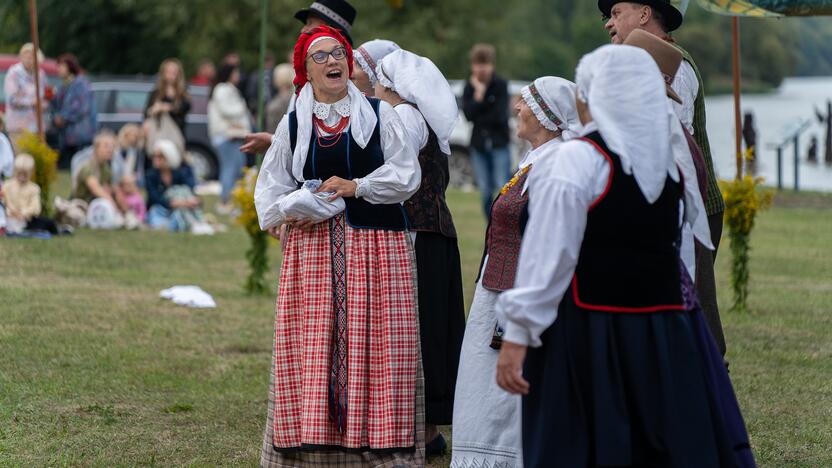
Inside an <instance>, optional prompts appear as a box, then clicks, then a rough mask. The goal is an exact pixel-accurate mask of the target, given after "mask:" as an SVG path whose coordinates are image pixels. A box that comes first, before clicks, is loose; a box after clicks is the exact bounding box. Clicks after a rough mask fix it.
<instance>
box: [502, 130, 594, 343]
mask: <svg viewBox="0 0 832 468" xmlns="http://www.w3.org/2000/svg"><path fill="white" fill-rule="evenodd" d="M609 171H610V168H609V165H608V164H607V163H606V161H605V160H604V158H603V157H602V156H601V155H600V154H598V152H597V151H595V150H594V149H593V148H592V147H591V146H590V145H589V144H588V143H585V142H582V141H570V142H567V143H563V145H561V147H560V149H559V150H558V152H557V153H556V154H555V155H553V157H551V158H545V159H543V160H542V161H540V162H538V163H537V164H535V165H534V166H532V169H531V171H530V173H529V221H528V224H527V225H526V230H525V232H524V234H523V242H522V244H521V246H520V259H519V263H518V266H517V277H516V278H515V282H514V288H512V289H510V290H508V291H506V292H504V293H503V294H501V295H500V297H499V299H498V300H497V314H498V317H499V318H500V322H501V323H504V324H506V326H505V335H503V339H504V340H506V341H510V342H512V343H516V344H521V345H530V346H533V347H537V346H540V345H541V341H540V335H541V334H542V333H543V332H544V331H546V329H547V328H549V326H550V325H552V323H554V321H555V319H556V318H557V311H558V306H559V305H560V301H561V299H562V298H563V295H564V293H565V292H566V290H567V289H568V288H569V283H570V282H571V281H572V277H573V276H574V274H575V267H576V265H577V264H578V256H579V254H580V251H581V244H582V243H583V238H584V230H585V229H586V222H587V212H588V210H589V207H590V205H592V203H593V202H594V201H595V200H596V199H597V198H598V197H599V196H600V195H601V194H602V193H603V192H604V188H605V186H606V183H607V180H608V177H609Z"/></svg>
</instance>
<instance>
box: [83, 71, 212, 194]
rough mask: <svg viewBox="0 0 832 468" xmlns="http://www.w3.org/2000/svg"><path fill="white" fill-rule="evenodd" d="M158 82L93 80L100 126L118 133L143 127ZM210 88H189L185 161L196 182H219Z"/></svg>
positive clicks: (191, 86)
mask: <svg viewBox="0 0 832 468" xmlns="http://www.w3.org/2000/svg"><path fill="white" fill-rule="evenodd" d="M154 84H155V82H154V81H152V80H150V79H148V78H144V77H142V78H136V79H132V80H131V79H129V78H124V77H118V78H112V79H111V78H106V77H93V79H92V90H93V93H95V107H96V111H97V114H98V125H99V126H100V127H102V128H109V129H111V130H113V131H114V132H118V131H119V129H121V127H122V126H123V125H125V124H127V123H135V124H138V125H141V124H142V122H143V121H144V107H145V105H146V104H147V98H148V96H149V95H150V92H151V91H152V90H153V86H154ZM210 92H211V88H210V87H208V86H196V85H189V86H188V93H189V94H190V95H191V110H190V112H188V115H187V117H186V118H185V150H186V152H187V154H186V158H187V159H188V162H189V163H190V165H191V167H192V168H193V170H194V175H195V176H196V178H197V180H211V179H216V178H217V173H218V167H219V162H218V161H219V160H218V159H217V154H216V152H215V151H214V147H213V145H212V144H211V139H210V138H209V137H208V93H210Z"/></svg>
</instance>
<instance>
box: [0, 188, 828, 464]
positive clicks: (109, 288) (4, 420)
mask: <svg viewBox="0 0 832 468" xmlns="http://www.w3.org/2000/svg"><path fill="white" fill-rule="evenodd" d="M61 181H62V184H61V187H60V189H59V192H58V193H60V194H64V192H65V191H66V190H65V186H66V180H65V176H62V179H61ZM450 201H451V205H452V209H453V212H454V216H455V218H456V222H457V228H458V230H459V232H460V248H461V253H462V259H463V273H464V275H465V286H466V299H467V301H468V302H469V303H470V300H471V295H472V292H473V281H474V277H475V274H476V269H477V267H478V265H479V260H480V253H481V249H482V239H483V229H484V222H483V219H482V217H481V216H480V213H479V202H478V196H477V195H476V194H470V193H456V192H454V193H451V194H450ZM778 205H780V206H776V207H775V208H773V209H771V210H770V211H769V212H767V213H764V214H763V215H762V217H761V218H760V221H759V224H758V227H757V230H756V232H755V235H754V238H753V242H752V245H753V249H754V250H753V252H752V295H751V307H752V309H753V310H754V313H752V314H748V315H744V316H737V315H732V314H728V313H727V309H728V305H729V304H730V291H729V290H728V286H727V285H728V270H727V268H728V264H729V262H728V260H729V258H728V248H727V238H726V239H724V244H723V249H722V250H721V251H720V256H719V261H718V273H717V280H718V284H719V285H721V286H722V287H721V290H720V297H719V299H720V303H721V305H722V309H723V321H724V323H725V328H726V330H725V331H726V338H727V340H728V346H729V359H730V361H731V371H732V372H731V376H732V378H733V380H734V383H735V388H736V390H737V394H738V396H739V399H740V403H741V405H742V408H743V410H744V414H745V418H746V421H747V423H748V428H749V431H750V433H751V441H752V445H753V446H754V449H755V451H756V455H757V458H758V461H759V463H760V465H761V466H830V465H832V314H830V312H829V310H828V309H829V306H830V304H832V260H830V258H829V255H830V254H832V248H831V247H832V197H828V196H817V195H809V196H804V195H784V196H782V197H781V198H780V199H779V202H778ZM785 206H788V207H785ZM247 244H248V239H247V237H246V236H245V234H244V233H243V232H242V230H240V229H238V228H234V227H232V229H230V231H229V232H228V233H226V234H221V235H216V236H213V237H194V236H190V235H175V234H168V233H157V232H93V231H87V230H82V231H80V232H78V233H76V235H75V236H72V237H66V238H60V239H53V240H49V241H39V240H13V239H0V465H2V466H47V465H49V466H52V465H73V466H74V465H91V466H123V465H131V466H132V465H159V466H170V465H195V466H205V465H244V466H254V465H256V464H257V462H258V460H259V451H260V443H261V438H262V431H263V425H264V423H265V412H266V396H267V385H268V367H269V359H270V346H271V343H272V335H273V309H274V305H273V304H274V293H275V292H276V287H277V269H278V265H279V259H278V248H277V246H276V245H275V246H273V248H272V250H271V253H272V277H273V278H274V286H273V288H272V289H273V290H272V294H271V295H269V296H266V297H249V296H246V295H245V294H244V292H243V291H242V287H241V285H242V283H243V280H244V277H245V275H246V273H247V269H246V262H245V260H244V252H245V250H246V248H247ZM175 284H197V285H199V286H201V287H203V288H204V289H205V290H207V291H208V292H210V293H211V294H213V296H214V298H215V299H216V300H217V302H218V305H219V307H218V308H217V309H213V310H193V309H186V308H182V307H178V306H175V305H173V304H171V303H168V302H166V301H162V300H160V299H159V298H158V292H159V291H160V290H161V289H164V288H167V287H170V286H172V285H175ZM447 460H448V459H447V458H446V459H444V460H440V461H439V462H438V463H436V464H435V466H442V465H443V464H444V465H445V466H446V465H447Z"/></svg>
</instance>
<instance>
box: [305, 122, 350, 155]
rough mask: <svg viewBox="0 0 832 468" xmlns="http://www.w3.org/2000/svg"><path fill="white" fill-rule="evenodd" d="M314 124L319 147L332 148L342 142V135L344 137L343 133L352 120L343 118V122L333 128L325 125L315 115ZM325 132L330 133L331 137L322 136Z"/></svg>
mask: <svg viewBox="0 0 832 468" xmlns="http://www.w3.org/2000/svg"><path fill="white" fill-rule="evenodd" d="M312 122H314V123H315V136H316V137H317V138H318V146H320V147H321V148H330V147H332V146H335V145H337V144H338V142H339V141H341V135H343V131H344V129H345V128H347V125H349V124H350V118H349V117H341V120H340V121H338V123H337V124H336V125H335V126H333V127H330V126H329V125H327V124H325V123H324V121H323V120H321V119H319V118H318V117H317V116H314V115H313V116H312ZM323 132H326V133H329V135H330V136H322V133H323ZM324 142H325V143H326V144H325V143H324Z"/></svg>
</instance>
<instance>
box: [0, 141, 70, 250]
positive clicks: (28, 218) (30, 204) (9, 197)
mask: <svg viewBox="0 0 832 468" xmlns="http://www.w3.org/2000/svg"><path fill="white" fill-rule="evenodd" d="M34 172H35V159H34V158H33V157H32V156H30V155H28V154H20V155H18V156H17V157H16V158H15V160H14V173H13V174H14V175H13V177H12V178H11V179H9V180H7V181H6V182H5V183H4V184H3V191H2V192H0V201H2V203H3V205H4V206H5V207H6V220H7V225H6V230H7V232H9V233H19V232H22V231H49V232H50V233H52V234H57V233H58V226H57V225H56V224H55V222H54V221H52V220H51V219H49V218H46V217H43V216H41V203H40V187H39V186H38V184H36V183H34V182H32V175H33V174H34Z"/></svg>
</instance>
